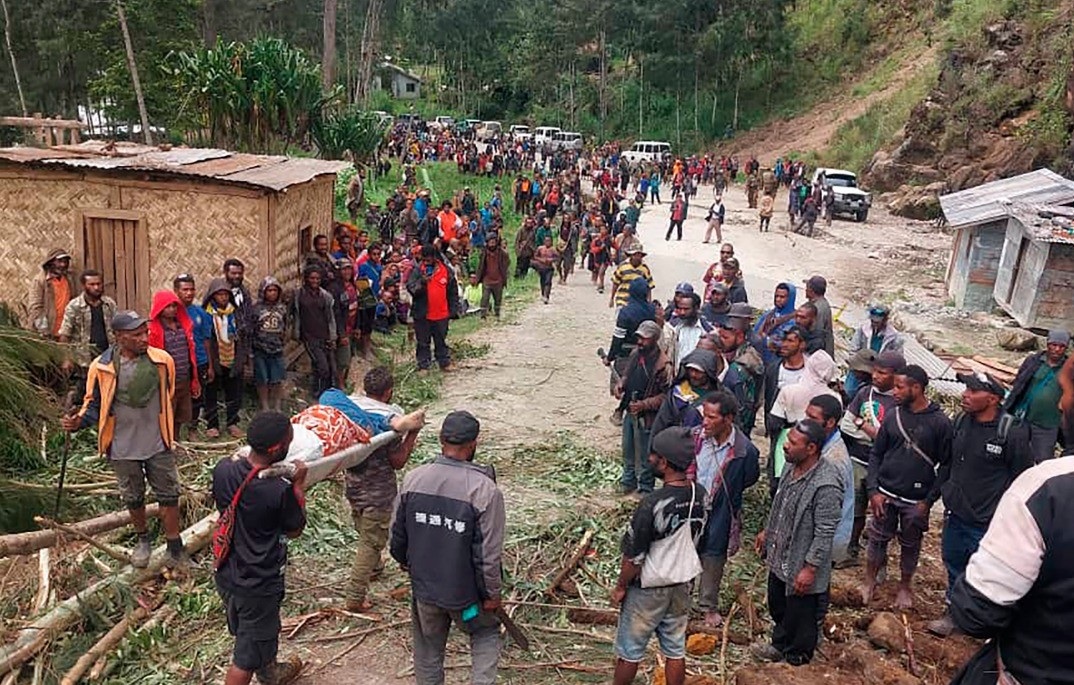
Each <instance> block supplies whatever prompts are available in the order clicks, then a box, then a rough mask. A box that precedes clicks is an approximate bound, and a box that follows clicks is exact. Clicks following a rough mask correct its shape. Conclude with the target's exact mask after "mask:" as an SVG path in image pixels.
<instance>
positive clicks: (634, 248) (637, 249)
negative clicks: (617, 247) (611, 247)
mask: <svg viewBox="0 0 1074 685" xmlns="http://www.w3.org/2000/svg"><path fill="white" fill-rule="evenodd" d="M623 254H625V255H626V256H628V257H629V256H630V255H632V254H640V255H641V256H643V257H644V256H645V255H646V252H645V250H644V249H643V248H642V246H641V245H631V246H630V247H628V248H627V249H626V251H625V252H623Z"/></svg>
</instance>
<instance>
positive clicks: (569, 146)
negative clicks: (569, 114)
mask: <svg viewBox="0 0 1074 685" xmlns="http://www.w3.org/2000/svg"><path fill="white" fill-rule="evenodd" d="M552 149H553V150H578V151H581V149H582V134H581V133H575V132H574V131H560V132H559V133H555V134H553V135H552Z"/></svg>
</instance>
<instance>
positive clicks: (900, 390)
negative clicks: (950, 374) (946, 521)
mask: <svg viewBox="0 0 1074 685" xmlns="http://www.w3.org/2000/svg"><path fill="white" fill-rule="evenodd" d="M928 383H929V377H928V374H926V373H925V370H924V369H922V368H921V367H920V366H917V365H914V364H911V365H910V366H904V367H902V368H901V369H899V370H898V371H896V372H895V387H894V390H893V393H892V394H893V395H894V396H895V404H896V406H895V410H894V411H891V412H888V415H887V416H886V417H885V418H884V422H883V423H882V424H881V425H880V430H879V431H878V432H877V434H876V440H875V441H874V443H873V451H872V453H871V455H870V457H869V474H868V476H867V477H866V491H867V492H868V495H869V513H870V514H872V519H871V520H870V521H869V526H868V531H869V551H868V557H867V563H866V567H865V584H864V585H862V592H861V594H862V600H863V601H864V602H865V604H866V605H868V604H869V600H870V599H872V596H873V590H875V589H876V577H877V574H878V573H879V572H880V569H881V568H883V567H884V565H885V564H886V563H887V548H888V543H889V542H891V540H892V539H893V538H894V537H895V536H896V535H898V538H899V547H900V548H901V550H902V556H901V557H900V562H899V570H900V574H901V575H900V578H899V594H898V596H897V597H896V599H895V608H897V609H909V608H910V607H911V606H912V605H913V595H912V594H911V591H910V581H911V580H913V577H914V571H915V570H917V560H918V558H919V557H920V556H921V540H922V538H923V537H924V536H925V531H927V530H928V529H929V510H930V509H931V508H932V505H933V504H935V503H936V500H938V499H939V498H940V489H939V487H937V486H938V483H937V479H936V469H937V468H939V467H941V466H944V465H946V464H947V462H948V461H949V460H950V458H951V438H952V432H953V431H952V427H951V420H950V419H949V418H947V415H946V414H944V413H943V410H942V409H940V407H939V406H938V405H937V404H936V403H935V402H932V401H931V400H929V398H928V397H926V396H925V387H926V386H927V385H928Z"/></svg>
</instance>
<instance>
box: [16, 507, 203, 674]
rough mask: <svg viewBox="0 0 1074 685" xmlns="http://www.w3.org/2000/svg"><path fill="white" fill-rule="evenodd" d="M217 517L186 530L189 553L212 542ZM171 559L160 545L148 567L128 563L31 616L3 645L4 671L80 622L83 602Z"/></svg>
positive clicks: (143, 578)
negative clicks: (6, 643) (112, 573)
mask: <svg viewBox="0 0 1074 685" xmlns="http://www.w3.org/2000/svg"><path fill="white" fill-rule="evenodd" d="M216 517H217V514H216V512H213V513H212V514H210V515H209V516H206V517H205V518H203V519H201V520H200V521H198V522H197V523H195V524H194V525H192V526H190V527H189V528H187V529H186V530H184V531H183V541H184V542H185V543H186V550H187V552H189V553H194V552H197V551H199V550H201V549H202V548H204V547H205V546H206V545H208V544H209V540H210V539H211V538H212V533H213V528H214V524H215V523H216ZM168 559H169V555H168V550H167V546H166V545H160V546H159V547H157V548H156V549H155V550H154V551H153V554H152V556H150V558H149V566H148V567H147V568H145V569H136V568H134V567H133V566H130V565H128V566H125V567H124V568H122V569H120V570H119V571H118V572H116V574H115V575H112V576H108V577H106V578H102V579H101V580H98V581H97V582H96V583H94V584H92V585H90V586H89V587H87V588H86V589H84V590H82V591H81V592H79V593H77V594H75V595H72V596H71V597H68V598H67V599H65V600H64V601H62V602H60V603H59V604H57V605H56V606H55V607H53V608H52V609H51V610H50V611H48V612H47V613H45V614H43V615H41V616H37V617H35V618H33V619H31V621H30V625H28V626H27V627H26V628H23V629H22V630H20V631H19V633H18V635H17V636H16V638H15V640H14V641H13V642H11V643H10V644H8V645H6V646H4V647H0V674H2V673H7V672H9V671H11V670H13V669H15V668H18V667H19V666H21V665H22V664H24V663H26V661H27V660H29V659H30V658H31V657H33V655H34V654H36V653H37V652H38V650H40V649H41V648H42V647H43V646H44V645H45V643H47V642H48V641H49V640H50V639H51V638H52V637H55V636H56V635H58V634H59V633H61V632H63V631H65V630H67V629H68V628H70V627H71V626H73V625H75V624H76V623H78V622H79V621H80V620H81V619H82V611H81V609H82V607H83V605H86V604H90V605H93V604H95V603H96V600H97V599H98V598H99V597H100V596H101V595H102V594H103V593H104V592H105V591H106V590H110V589H112V588H114V587H116V586H118V585H121V584H128V585H129V584H131V583H137V582H143V581H146V580H149V579H150V578H153V577H155V576H156V575H157V574H158V573H160V570H161V569H162V568H163V567H164V564H165V563H166V562H167V561H168Z"/></svg>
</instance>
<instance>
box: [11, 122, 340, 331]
mask: <svg viewBox="0 0 1074 685" xmlns="http://www.w3.org/2000/svg"><path fill="white" fill-rule="evenodd" d="M347 166H349V165H348V164H346V163H344V162H330V161H322V160H316V159H305V158H291V157H278V156H266V155H250V154H239V153H232V152H228V151H226V150H213V149H194V148H174V149H160V148H156V147H147V146H143V145H136V144H129V143H103V142H101V141H88V142H86V143H82V144H80V145H65V146H57V147H51V148H43V149H42V148H3V149H0V236H3V237H2V238H0V300H6V301H7V302H9V303H11V304H14V305H16V306H17V305H20V304H22V303H23V300H24V297H25V293H26V289H27V285H28V283H29V280H30V278H31V277H32V276H33V275H34V274H36V273H37V272H38V270H39V269H40V268H41V266H40V265H41V261H42V258H43V256H44V254H45V253H46V252H47V251H48V249H49V248H51V247H62V248H64V249H67V250H69V251H70V252H71V254H72V255H73V256H74V267H73V268H75V269H82V268H94V269H98V270H99V271H101V272H103V273H104V276H105V278H104V280H105V289H106V292H107V293H108V294H109V295H111V296H113V297H115V298H116V300H117V302H118V303H119V305H120V306H121V307H128V308H135V309H140V310H142V311H145V310H146V309H147V308H148V305H149V300H150V297H151V294H152V292H153V291H154V290H158V289H161V288H170V287H171V281H172V278H173V277H174V276H175V274H177V273H181V272H188V273H191V274H193V275H194V276H195V277H196V278H197V279H198V280H199V286H201V287H204V285H207V283H208V280H209V279H210V278H212V277H214V276H217V275H219V274H220V268H221V265H222V263H223V261H224V259H225V258H227V257H237V258H239V259H241V260H242V261H243V262H244V263H245V264H246V270H247V281H248V282H249V283H251V284H256V283H257V282H258V281H259V280H260V279H261V277H263V276H265V275H267V274H274V275H275V276H276V277H277V278H279V279H280V280H281V281H282V282H283V283H284V284H285V285H288V284H293V283H295V282H297V279H298V272H299V268H300V263H301V256H302V254H303V253H304V252H305V251H307V250H308V249H309V245H310V243H311V241H312V237H313V236H314V235H316V234H317V233H328V232H330V230H331V228H332V220H333V216H332V214H333V202H334V188H335V178H336V173H337V172H339V171H340V170H342V169H344V168H346V167H347ZM255 287H256V286H255Z"/></svg>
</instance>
